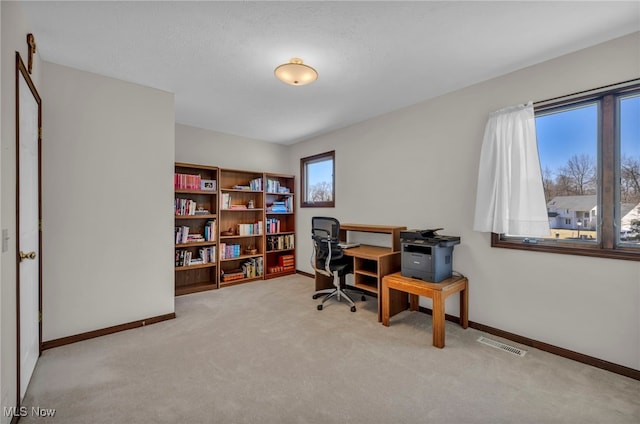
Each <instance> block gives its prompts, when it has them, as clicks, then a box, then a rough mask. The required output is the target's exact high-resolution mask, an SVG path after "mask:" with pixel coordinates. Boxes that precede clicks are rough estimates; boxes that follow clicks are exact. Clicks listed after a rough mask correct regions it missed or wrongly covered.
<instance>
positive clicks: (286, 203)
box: [267, 197, 293, 213]
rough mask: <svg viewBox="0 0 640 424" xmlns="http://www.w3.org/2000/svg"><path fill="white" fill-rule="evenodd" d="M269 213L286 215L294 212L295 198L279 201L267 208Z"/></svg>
mask: <svg viewBox="0 0 640 424" xmlns="http://www.w3.org/2000/svg"><path fill="white" fill-rule="evenodd" d="M267 211H268V212H273V213H285V212H293V197H287V198H286V199H284V200H277V201H275V202H273V203H272V204H271V205H270V206H268V207H267Z"/></svg>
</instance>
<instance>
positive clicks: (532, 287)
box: [290, 33, 640, 369]
mask: <svg viewBox="0 0 640 424" xmlns="http://www.w3.org/2000/svg"><path fill="white" fill-rule="evenodd" d="M639 46H640V33H636V34H634V35H631V36H627V37H623V38H620V39H617V40H614V41H611V42H609V43H605V44H602V45H599V46H596V47H593V48H589V49H586V50H583V51H579V52H577V53H574V54H570V55H567V56H564V57H560V58H558V59H555V60H551V61H548V62H545V63H542V64H539V65H536V66H532V67H530V68H526V69H523V70H521V71H518V72H514V73H512V74H509V75H505V76H503V77H499V78H496V79H492V80H490V81H486V82H483V83H480V84H477V85H473V86H471V87H468V88H465V89H462V90H459V91H457V92H454V93H450V94H447V95H444V96H441V97H439V98H436V99H433V100H431V101H427V102H424V103H420V104H417V105H415V106H413V107H409V108H406V109H403V110H400V111H396V112H394V113H390V114H387V115H384V116H380V117H378V118H375V119H372V120H369V121H366V122H362V123H360V124H358V125H354V126H351V127H349V128H345V129H342V130H339V131H336V132H334V133H331V134H328V135H324V136H321V137H317V138H314V139H312V140H310V141H307V142H303V143H299V144H297V145H294V146H292V147H291V156H292V163H291V165H290V166H291V167H292V169H295V170H296V171H297V172H296V173H298V172H299V171H298V169H297V168H296V167H297V166H298V163H299V159H300V158H301V157H304V156H309V155H312V154H317V153H321V152H325V151H328V150H334V149H335V151H336V202H337V203H336V208H335V209H300V210H299V213H298V214H297V219H298V223H297V228H298V238H299V243H298V253H297V257H298V262H297V267H298V269H302V270H305V271H308V272H311V268H310V266H309V265H308V260H307V258H308V257H309V255H310V254H311V251H310V247H311V245H310V243H309V242H307V241H308V240H307V238H308V237H307V235H308V234H309V232H310V220H311V217H312V216H313V215H318V214H327V215H334V216H336V217H337V218H339V219H340V220H341V221H343V222H361V223H371V224H397V225H406V226H407V227H409V228H433V227H444V231H442V232H441V234H450V235H459V236H461V237H462V244H461V245H459V246H456V247H455V248H454V269H455V270H457V271H459V272H461V273H463V274H465V275H467V276H468V277H469V280H470V308H469V313H470V319H471V320H472V321H475V322H478V323H481V324H485V325H489V326H492V327H496V328H499V329H502V330H506V331H509V332H512V333H516V334H519V335H522V336H525V337H530V338H532V339H535V340H539V341H542V342H546V343H550V344H552V345H556V346H560V347H563V348H566V349H570V350H573V351H577V352H580V353H583V354H586V355H590V356H594V357H596V358H600V359H604V360H606V361H610V362H613V363H616V364H620V365H624V366H627V367H630V368H634V369H640V265H639V264H638V262H632V261H621V260H611V259H597V258H585V257H579V256H571V255H557V254H547V253H535V252H522V251H514V250H507V249H497V248H491V247H490V240H489V234H483V233H477V232H474V231H472V225H473V212H474V207H475V195H476V177H477V172H478V161H479V156H480V147H481V143H482V136H483V132H484V125H485V123H486V121H487V117H488V114H489V113H490V112H492V111H494V110H497V109H500V108H502V107H505V106H509V105H514V104H519V103H525V102H526V101H528V100H534V101H536V100H543V99H547V98H550V97H556V96H561V95H564V94H570V93H573V92H577V91H581V90H586V89H590V88H595V87H599V86H602V85H606V84H611V83H616V82H620V81H625V80H629V79H632V78H638V77H640V66H639V64H640V48H639ZM422 303H423V305H424V306H430V302H429V301H428V300H427V299H423V300H422ZM447 312H448V313H453V314H458V307H457V305H456V299H453V298H452V299H448V303H447Z"/></svg>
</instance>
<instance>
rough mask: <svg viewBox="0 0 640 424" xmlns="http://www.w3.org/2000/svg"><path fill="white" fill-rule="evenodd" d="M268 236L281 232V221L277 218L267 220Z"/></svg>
mask: <svg viewBox="0 0 640 424" xmlns="http://www.w3.org/2000/svg"><path fill="white" fill-rule="evenodd" d="M266 228H267V234H274V233H279V232H280V220H279V219H277V218H267V224H266Z"/></svg>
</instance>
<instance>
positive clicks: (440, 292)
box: [382, 272, 469, 348]
mask: <svg viewBox="0 0 640 424" xmlns="http://www.w3.org/2000/svg"><path fill="white" fill-rule="evenodd" d="M457 292H460V325H461V326H462V328H467V327H468V326H469V317H468V315H469V280H467V278H466V277H459V276H454V277H451V278H448V279H446V280H444V281H441V282H439V283H431V282H428V281H422V280H417V279H415V278H407V277H403V276H402V275H401V274H400V273H399V272H396V273H394V274H390V275H387V276H385V277H383V278H382V325H384V326H386V327H388V326H389V318H390V317H392V316H393V315H395V314H397V313H398V312H400V311H401V310H404V309H406V304H407V300H406V299H407V293H409V309H410V310H412V311H417V310H419V300H420V299H419V296H425V297H429V298H431V299H432V300H433V315H432V316H433V323H432V332H433V345H434V346H435V347H439V348H443V347H444V323H445V319H444V301H445V299H446V298H447V297H449V296H450V295H452V294H453V293H457ZM403 304H404V307H402V305H403Z"/></svg>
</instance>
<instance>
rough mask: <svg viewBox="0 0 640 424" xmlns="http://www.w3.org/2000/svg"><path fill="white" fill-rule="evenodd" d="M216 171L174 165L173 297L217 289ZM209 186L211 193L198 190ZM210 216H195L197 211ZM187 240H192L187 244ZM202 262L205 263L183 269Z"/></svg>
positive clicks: (206, 168) (213, 169)
mask: <svg viewBox="0 0 640 424" xmlns="http://www.w3.org/2000/svg"><path fill="white" fill-rule="evenodd" d="M217 180H218V168H216V167H213V166H205V165H195V164H188V163H179V162H177V163H175V173H174V220H175V264H176V266H175V277H174V279H175V294H176V296H180V295H183V294H188V293H196V292H200V291H205V290H213V289H216V288H218V272H217V268H218V264H217V260H216V258H217V247H218V246H217V244H218V243H217V239H218V228H217V221H218V214H217V208H218V190H217ZM205 185H208V186H209V187H212V189H211V190H201V189H200V188H201V187H204V186H205ZM199 210H202V211H206V212H209V213H196V211H199ZM190 237H194V239H195V240H198V239H200V240H202V239H204V241H187V240H189V238H190ZM199 258H204V259H206V262H205V263H198V264H193V265H185V264H187V263H188V262H189V260H190V259H191V260H194V259H199Z"/></svg>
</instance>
